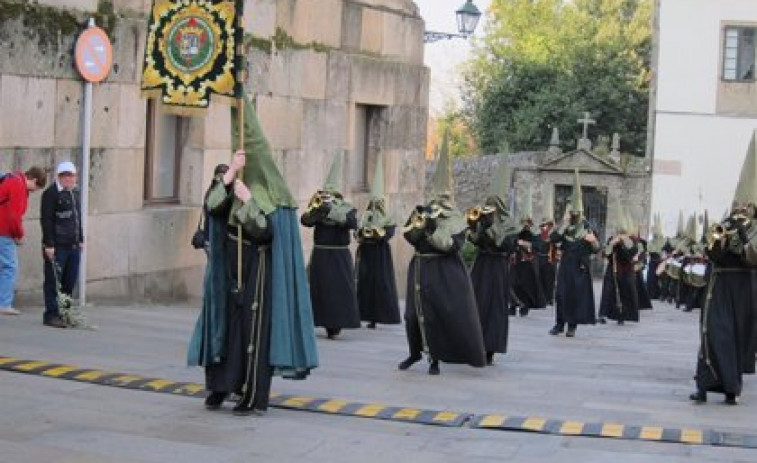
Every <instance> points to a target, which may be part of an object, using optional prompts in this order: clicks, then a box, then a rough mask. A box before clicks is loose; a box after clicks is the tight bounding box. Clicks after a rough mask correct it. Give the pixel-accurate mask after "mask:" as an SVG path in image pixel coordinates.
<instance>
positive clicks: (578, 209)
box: [570, 169, 584, 215]
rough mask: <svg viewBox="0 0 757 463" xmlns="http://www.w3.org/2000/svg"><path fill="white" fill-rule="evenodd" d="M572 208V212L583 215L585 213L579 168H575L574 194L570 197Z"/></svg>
mask: <svg viewBox="0 0 757 463" xmlns="http://www.w3.org/2000/svg"><path fill="white" fill-rule="evenodd" d="M570 204H571V209H570V212H573V213H578V214H581V215H583V213H584V199H583V193H582V192H581V176H580V172H579V171H578V169H576V170H575V172H574V176H573V195H572V197H571V199H570Z"/></svg>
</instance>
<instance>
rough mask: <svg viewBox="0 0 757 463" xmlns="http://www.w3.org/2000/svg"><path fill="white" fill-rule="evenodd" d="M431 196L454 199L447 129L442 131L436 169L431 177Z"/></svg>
mask: <svg viewBox="0 0 757 463" xmlns="http://www.w3.org/2000/svg"><path fill="white" fill-rule="evenodd" d="M431 197H432V198H440V197H446V198H447V199H450V200H454V185H453V182H452V164H451V163H450V159H449V130H445V131H444V138H443V139H442V148H441V150H440V151H439V160H438V161H437V162H436V171H434V177H433V178H432V179H431Z"/></svg>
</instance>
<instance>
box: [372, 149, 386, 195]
mask: <svg viewBox="0 0 757 463" xmlns="http://www.w3.org/2000/svg"><path fill="white" fill-rule="evenodd" d="M371 199H384V157H383V156H382V155H381V154H380V153H379V155H378V156H377V157H376V168H375V169H374V173H373V183H372V184H371Z"/></svg>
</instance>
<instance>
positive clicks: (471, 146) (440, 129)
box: [435, 111, 477, 157]
mask: <svg viewBox="0 0 757 463" xmlns="http://www.w3.org/2000/svg"><path fill="white" fill-rule="evenodd" d="M445 131H449V154H450V156H452V157H462V156H472V155H474V154H476V151H477V147H476V142H475V140H474V138H473V132H472V131H471V129H470V126H469V125H468V123H467V121H466V120H465V118H464V117H463V115H462V114H461V113H460V111H449V112H447V113H446V114H445V115H444V116H442V117H441V118H440V119H437V120H436V130H435V132H436V133H437V134H439V137H440V139H439V143H441V136H442V134H444V133H445Z"/></svg>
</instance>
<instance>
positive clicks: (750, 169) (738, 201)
mask: <svg viewBox="0 0 757 463" xmlns="http://www.w3.org/2000/svg"><path fill="white" fill-rule="evenodd" d="M750 203H751V204H757V129H756V130H755V131H754V132H753V133H752V140H751V141H750V142H749V148H747V151H746V156H745V157H744V163H743V164H742V166H741V174H739V183H738V184H737V185H736V193H734V195H733V202H732V204H733V205H737V206H746V205H747V204H750Z"/></svg>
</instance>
